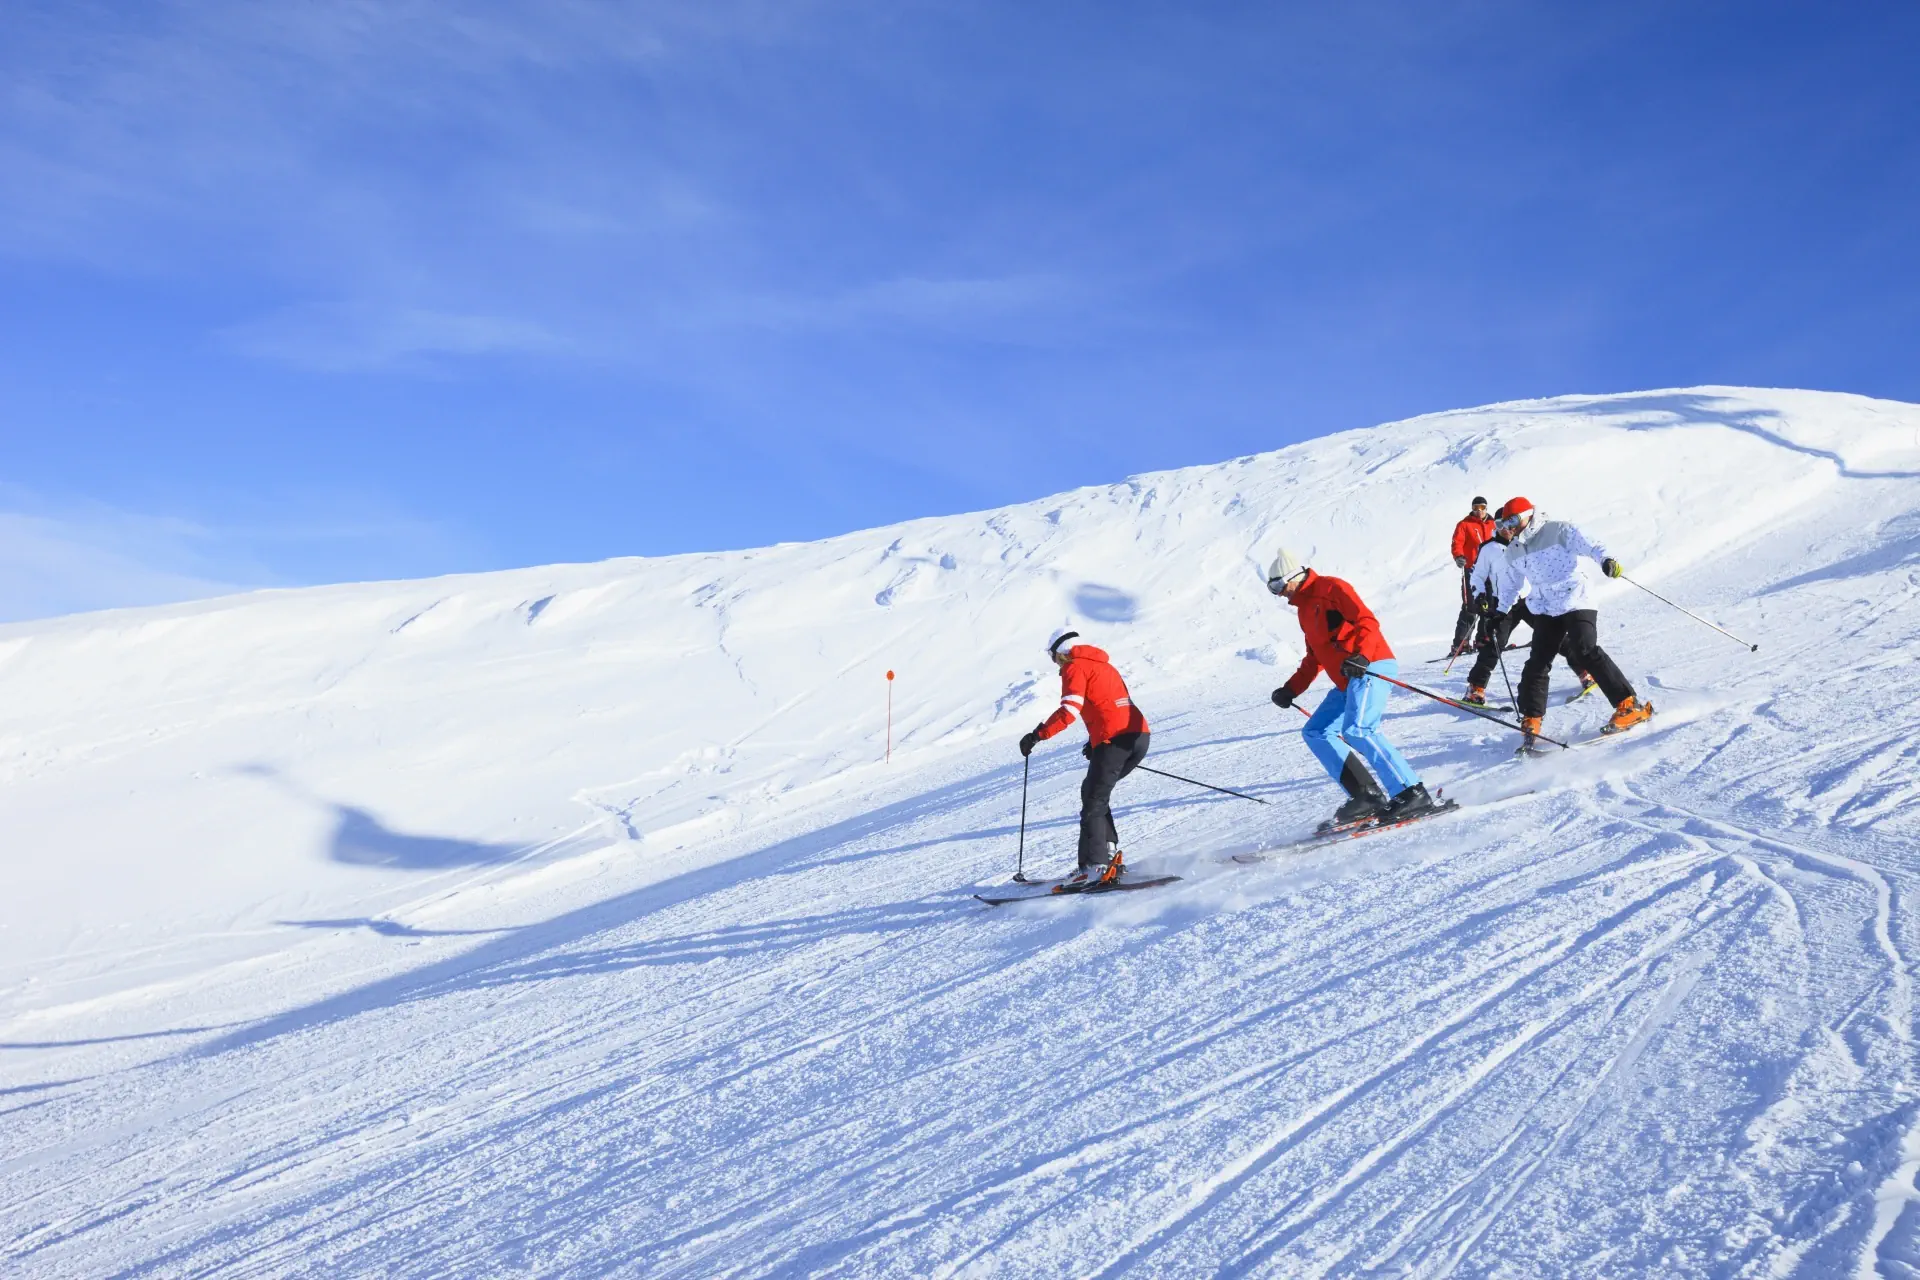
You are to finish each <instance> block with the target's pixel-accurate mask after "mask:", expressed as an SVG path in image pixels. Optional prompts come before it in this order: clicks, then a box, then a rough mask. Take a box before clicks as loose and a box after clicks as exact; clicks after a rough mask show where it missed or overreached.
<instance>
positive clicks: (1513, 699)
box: [1499, 649, 1520, 711]
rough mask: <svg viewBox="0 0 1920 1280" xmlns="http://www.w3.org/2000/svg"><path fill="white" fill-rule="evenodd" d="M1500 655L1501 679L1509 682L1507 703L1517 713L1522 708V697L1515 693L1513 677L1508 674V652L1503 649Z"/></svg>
mask: <svg viewBox="0 0 1920 1280" xmlns="http://www.w3.org/2000/svg"><path fill="white" fill-rule="evenodd" d="M1499 653H1500V678H1501V679H1502V680H1504V681H1506V682H1507V702H1508V704H1509V705H1510V706H1512V707H1513V708H1514V709H1515V710H1516V711H1517V710H1519V707H1520V696H1519V695H1518V694H1516V693H1515V692H1514V691H1513V677H1512V676H1510V675H1508V674H1507V651H1506V650H1505V649H1502V650H1500V651H1499Z"/></svg>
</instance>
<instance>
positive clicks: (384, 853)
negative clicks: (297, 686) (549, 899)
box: [234, 763, 528, 871]
mask: <svg viewBox="0 0 1920 1280" xmlns="http://www.w3.org/2000/svg"><path fill="white" fill-rule="evenodd" d="M234 772H236V773H239V774H241V775H243V776H245V777H250V778H259V779H261V780H263V781H265V782H270V783H272V784H274V785H275V786H277V787H279V788H280V789H281V790H283V791H286V792H288V793H289V794H291V795H293V796H294V797H296V798H297V799H299V800H300V801H301V802H302V803H305V804H310V805H313V806H316V807H322V808H325V809H327V810H329V811H330V812H331V813H332V814H333V835H332V836H331V837H330V838H329V840H328V843H327V856H328V857H330V858H332V859H333V860H334V861H335V862H342V863H345V864H347V865H348V866H354V867H394V868H398V869H400V870H404V871H444V870H446V869H447V868H449V867H473V866H486V865H489V864H492V863H499V862H511V861H512V860H514V859H515V858H518V857H520V856H522V855H523V854H525V853H526V851H527V848H528V846H525V845H513V844H490V843H486V842H483V841H479V840H462V839H458V838H456V837H452V836H434V835H414V834H411V833H409V832H405V831H396V830H394V829H393V828H392V827H389V826H388V825H387V824H386V823H384V822H382V821H381V820H380V819H379V818H377V817H375V816H374V814H373V813H372V812H371V811H369V810H366V809H362V808H361V807H359V806H358V805H351V804H340V803H338V802H336V801H332V800H328V799H326V798H325V797H323V796H317V795H314V794H313V793H312V792H309V791H308V790H306V789H305V788H304V787H302V786H300V785H299V784H298V783H296V782H294V781H293V780H292V779H290V778H288V777H287V776H286V775H285V774H283V773H282V772H280V770H278V769H276V768H275V767H274V766H272V765H270V764H263V763H253V764H243V765H240V766H239V767H238V768H236V769H235V770H234Z"/></svg>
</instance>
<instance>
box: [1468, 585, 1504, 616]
mask: <svg viewBox="0 0 1920 1280" xmlns="http://www.w3.org/2000/svg"><path fill="white" fill-rule="evenodd" d="M1473 603H1474V606H1475V607H1476V608H1478V609H1479V610H1480V615H1481V616H1482V617H1485V618H1492V617H1497V616H1498V615H1499V613H1500V597H1499V596H1497V595H1495V594H1494V593H1493V592H1491V591H1482V592H1481V593H1480V594H1479V595H1477V596H1475V597H1474V598H1473Z"/></svg>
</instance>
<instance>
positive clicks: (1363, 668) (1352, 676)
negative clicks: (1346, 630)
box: [1340, 653, 1372, 680]
mask: <svg viewBox="0 0 1920 1280" xmlns="http://www.w3.org/2000/svg"><path fill="white" fill-rule="evenodd" d="M1370 665H1372V664H1370V663H1369V662H1368V661H1367V660H1366V659H1365V658H1363V657H1361V656H1360V655H1359V654H1357V653H1350V654H1348V655H1347V660H1346V661H1345V662H1343V663H1341V664H1340V674H1341V675H1343V676H1345V677H1346V678H1347V679H1349V680H1358V679H1359V678H1360V677H1361V676H1363V675H1365V674H1367V668H1368V667H1369V666H1370Z"/></svg>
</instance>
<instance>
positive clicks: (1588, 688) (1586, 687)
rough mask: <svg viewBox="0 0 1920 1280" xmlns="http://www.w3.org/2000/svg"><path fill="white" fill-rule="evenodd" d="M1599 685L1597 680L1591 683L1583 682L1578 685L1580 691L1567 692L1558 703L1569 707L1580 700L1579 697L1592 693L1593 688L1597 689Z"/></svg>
mask: <svg viewBox="0 0 1920 1280" xmlns="http://www.w3.org/2000/svg"><path fill="white" fill-rule="evenodd" d="M1599 687H1600V685H1599V683H1598V682H1597V681H1596V682H1595V683H1593V684H1583V685H1581V686H1580V692H1578V693H1570V694H1568V695H1567V696H1566V697H1565V698H1563V699H1561V701H1560V705H1561V706H1563V707H1570V706H1572V705H1573V704H1574V703H1576V702H1578V701H1580V699H1582V698H1584V697H1586V696H1587V695H1588V694H1590V693H1592V692H1593V691H1594V690H1595V689H1598V688H1599Z"/></svg>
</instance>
